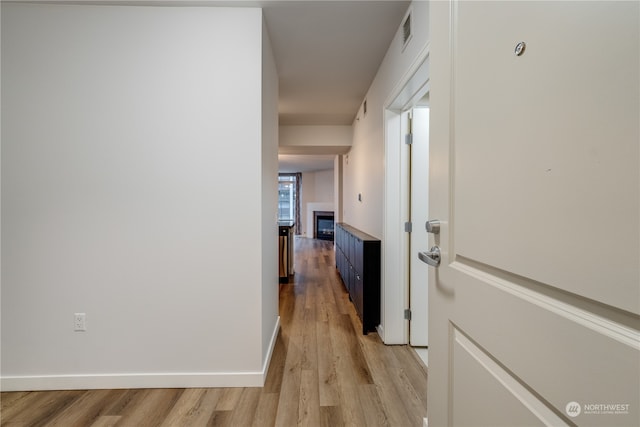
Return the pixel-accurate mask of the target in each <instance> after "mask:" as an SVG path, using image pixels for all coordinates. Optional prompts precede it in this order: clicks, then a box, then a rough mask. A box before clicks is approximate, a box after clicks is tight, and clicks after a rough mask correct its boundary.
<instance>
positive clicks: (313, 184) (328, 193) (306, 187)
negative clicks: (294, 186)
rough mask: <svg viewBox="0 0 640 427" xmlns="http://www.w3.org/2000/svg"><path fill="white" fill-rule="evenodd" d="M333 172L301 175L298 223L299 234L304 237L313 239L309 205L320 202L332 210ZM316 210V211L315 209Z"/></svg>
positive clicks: (326, 171)
mask: <svg viewBox="0 0 640 427" xmlns="http://www.w3.org/2000/svg"><path fill="white" fill-rule="evenodd" d="M333 180H334V175H333V170H332V169H329V170H325V171H316V172H305V173H303V174H302V187H301V188H300V210H301V212H300V222H301V223H302V230H301V234H302V235H304V236H306V237H313V211H311V214H309V209H308V206H309V204H310V203H313V204H315V203H320V202H322V203H323V204H324V205H325V206H326V204H327V203H329V204H331V209H327V210H333V197H334V196H333V193H334V188H333ZM316 210H317V209H316Z"/></svg>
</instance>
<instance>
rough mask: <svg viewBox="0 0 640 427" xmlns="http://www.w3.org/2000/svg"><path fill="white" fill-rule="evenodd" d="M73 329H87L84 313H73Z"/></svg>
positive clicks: (80, 330) (77, 330)
mask: <svg viewBox="0 0 640 427" xmlns="http://www.w3.org/2000/svg"><path fill="white" fill-rule="evenodd" d="M73 330H74V331H76V332H84V331H86V330H87V315H86V314H85V313H74V314H73Z"/></svg>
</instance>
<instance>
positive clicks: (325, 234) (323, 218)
mask: <svg viewBox="0 0 640 427" xmlns="http://www.w3.org/2000/svg"><path fill="white" fill-rule="evenodd" d="M333 229H334V220H333V212H331V211H313V237H314V238H315V239H320V240H331V241H333Z"/></svg>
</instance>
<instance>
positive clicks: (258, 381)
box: [0, 372, 263, 391]
mask: <svg viewBox="0 0 640 427" xmlns="http://www.w3.org/2000/svg"><path fill="white" fill-rule="evenodd" d="M262 383H263V373H262V372H198V373H144V374H99V375H40V376H16V377H2V379H1V380H0V390H2V391H32V390H92V389H114V388H195V387H198V388H200V387H202V388H210V387H261V386H262Z"/></svg>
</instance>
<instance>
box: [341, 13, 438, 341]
mask: <svg viewBox="0 0 640 427" xmlns="http://www.w3.org/2000/svg"><path fill="white" fill-rule="evenodd" d="M409 10H410V11H411V13H412V29H413V31H412V33H413V35H412V38H411V40H410V42H409V43H408V45H407V46H406V47H405V48H404V49H402V34H401V31H398V32H397V33H396V36H395V37H394V39H393V41H392V43H391V45H390V47H389V50H388V51H387V54H386V55H385V58H384V60H383V62H382V64H381V66H380V68H379V70H378V72H377V74H376V77H375V79H374V81H373V83H372V84H371V87H370V88H369V90H368V92H367V96H366V100H367V114H366V115H365V114H364V112H363V109H362V107H361V108H360V112H359V113H358V117H357V118H356V120H355V121H354V123H353V128H354V136H353V147H352V149H351V151H350V152H349V153H348V154H347V155H345V156H343V168H344V171H343V175H344V177H343V180H344V186H343V191H344V193H343V213H344V217H343V221H344V222H347V223H349V224H351V225H353V226H355V227H356V228H360V229H362V230H364V231H366V232H368V233H370V234H372V235H374V236H377V237H379V238H381V240H382V295H381V327H380V328H379V330H378V332H379V333H380V336H381V338H382V340H383V341H384V342H385V343H386V344H403V343H406V342H407V321H406V320H404V315H403V314H404V309H405V308H408V289H407V282H406V271H405V270H406V258H405V257H404V254H405V253H406V250H407V248H406V242H405V240H404V239H403V236H405V234H404V233H403V230H402V228H403V221H405V220H406V219H407V218H404V219H401V218H400V217H399V216H400V215H399V214H400V212H401V211H402V210H403V206H402V203H403V201H404V202H406V200H405V199H403V197H402V194H401V193H402V191H401V185H400V182H401V179H400V176H398V175H402V174H404V175H406V174H407V171H406V169H405V170H402V156H401V155H400V150H399V149H393V150H392V149H390V147H386V146H385V144H386V139H385V138H386V133H388V132H400V120H399V116H398V115H395V113H394V114H390V112H387V111H386V110H387V108H389V107H390V105H391V102H392V101H394V99H395V98H396V97H397V96H398V94H399V92H400V91H401V90H402V89H403V87H404V86H405V84H407V81H408V79H409V78H410V77H411V76H412V75H413V73H415V71H416V68H417V67H418V65H420V62H421V61H422V60H423V59H424V57H425V52H428V41H429V28H428V20H429V4H428V2H426V1H414V2H413V3H411V5H410V7H409ZM400 24H401V23H400V22H399V23H398V25H399V26H400ZM392 115H395V117H393V120H391V116H392ZM387 119H390V120H389V121H388V122H387V121H386V120H387ZM394 143H397V144H402V141H401V140H400V139H399V138H398V139H397V140H395V141H394ZM358 194H362V201H358ZM396 215H398V218H396V219H397V220H396V219H394V218H392V216H394V217H395V216H396Z"/></svg>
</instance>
